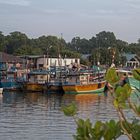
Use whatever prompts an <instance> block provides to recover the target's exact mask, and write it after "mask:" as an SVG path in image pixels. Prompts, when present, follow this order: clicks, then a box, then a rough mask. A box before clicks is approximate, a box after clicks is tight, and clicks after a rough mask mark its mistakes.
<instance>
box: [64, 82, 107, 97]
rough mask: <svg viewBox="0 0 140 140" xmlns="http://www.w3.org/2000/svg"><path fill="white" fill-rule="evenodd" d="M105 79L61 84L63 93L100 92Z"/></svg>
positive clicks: (102, 89)
mask: <svg viewBox="0 0 140 140" xmlns="http://www.w3.org/2000/svg"><path fill="white" fill-rule="evenodd" d="M105 84H106V81H101V82H93V83H88V84H83V85H81V84H68V85H66V84H65V85H63V86H62V87H63V90H64V92H65V93H70V94H72V93H77V94H78V93H100V92H103V91H104V86H105Z"/></svg>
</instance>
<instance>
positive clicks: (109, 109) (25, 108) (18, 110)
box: [0, 92, 117, 140]
mask: <svg viewBox="0 0 140 140" xmlns="http://www.w3.org/2000/svg"><path fill="white" fill-rule="evenodd" d="M71 102H75V103H76V104H77V107H78V116H79V117H82V118H90V119H91V121H92V122H95V121H96V120H102V121H106V120H109V119H113V118H114V119H116V118H117V113H116V112H115V110H114V108H113V106H112V103H111V100H110V98H108V97H105V96H103V95H100V96H99V95H92V94H86V95H68V94H58V93H51V94H44V93H15V92H6V93H4V94H3V96H1V97H0V126H1V127H0V139H1V140H3V139H4V140H5V139H6V140H11V139H15V140H19V139H21V140H22V139H26V140H32V139H34V140H38V139H47V140H72V139H73V138H72V135H73V134H74V133H75V128H76V125H75V122H74V120H73V119H72V117H66V116H64V114H63V112H62V111H61V106H62V105H67V104H69V103H71Z"/></svg>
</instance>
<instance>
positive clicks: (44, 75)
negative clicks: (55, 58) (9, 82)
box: [23, 70, 49, 92]
mask: <svg viewBox="0 0 140 140" xmlns="http://www.w3.org/2000/svg"><path fill="white" fill-rule="evenodd" d="M27 77H28V78H27V79H28V80H27V81H25V82H24V86H23V87H24V89H23V90H24V91H30V92H42V91H44V88H45V83H46V82H47V81H49V71H47V70H34V71H31V72H29V73H28V75H27Z"/></svg>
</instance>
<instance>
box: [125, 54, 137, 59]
mask: <svg viewBox="0 0 140 140" xmlns="http://www.w3.org/2000/svg"><path fill="white" fill-rule="evenodd" d="M123 56H125V57H126V59H127V61H130V60H131V59H132V58H135V57H136V54H129V53H126V54H123Z"/></svg>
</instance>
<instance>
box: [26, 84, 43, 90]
mask: <svg viewBox="0 0 140 140" xmlns="http://www.w3.org/2000/svg"><path fill="white" fill-rule="evenodd" d="M43 88H44V84H42V83H26V84H25V85H24V89H25V90H26V91H32V92H35V91H36V92H39V91H43Z"/></svg>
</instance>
